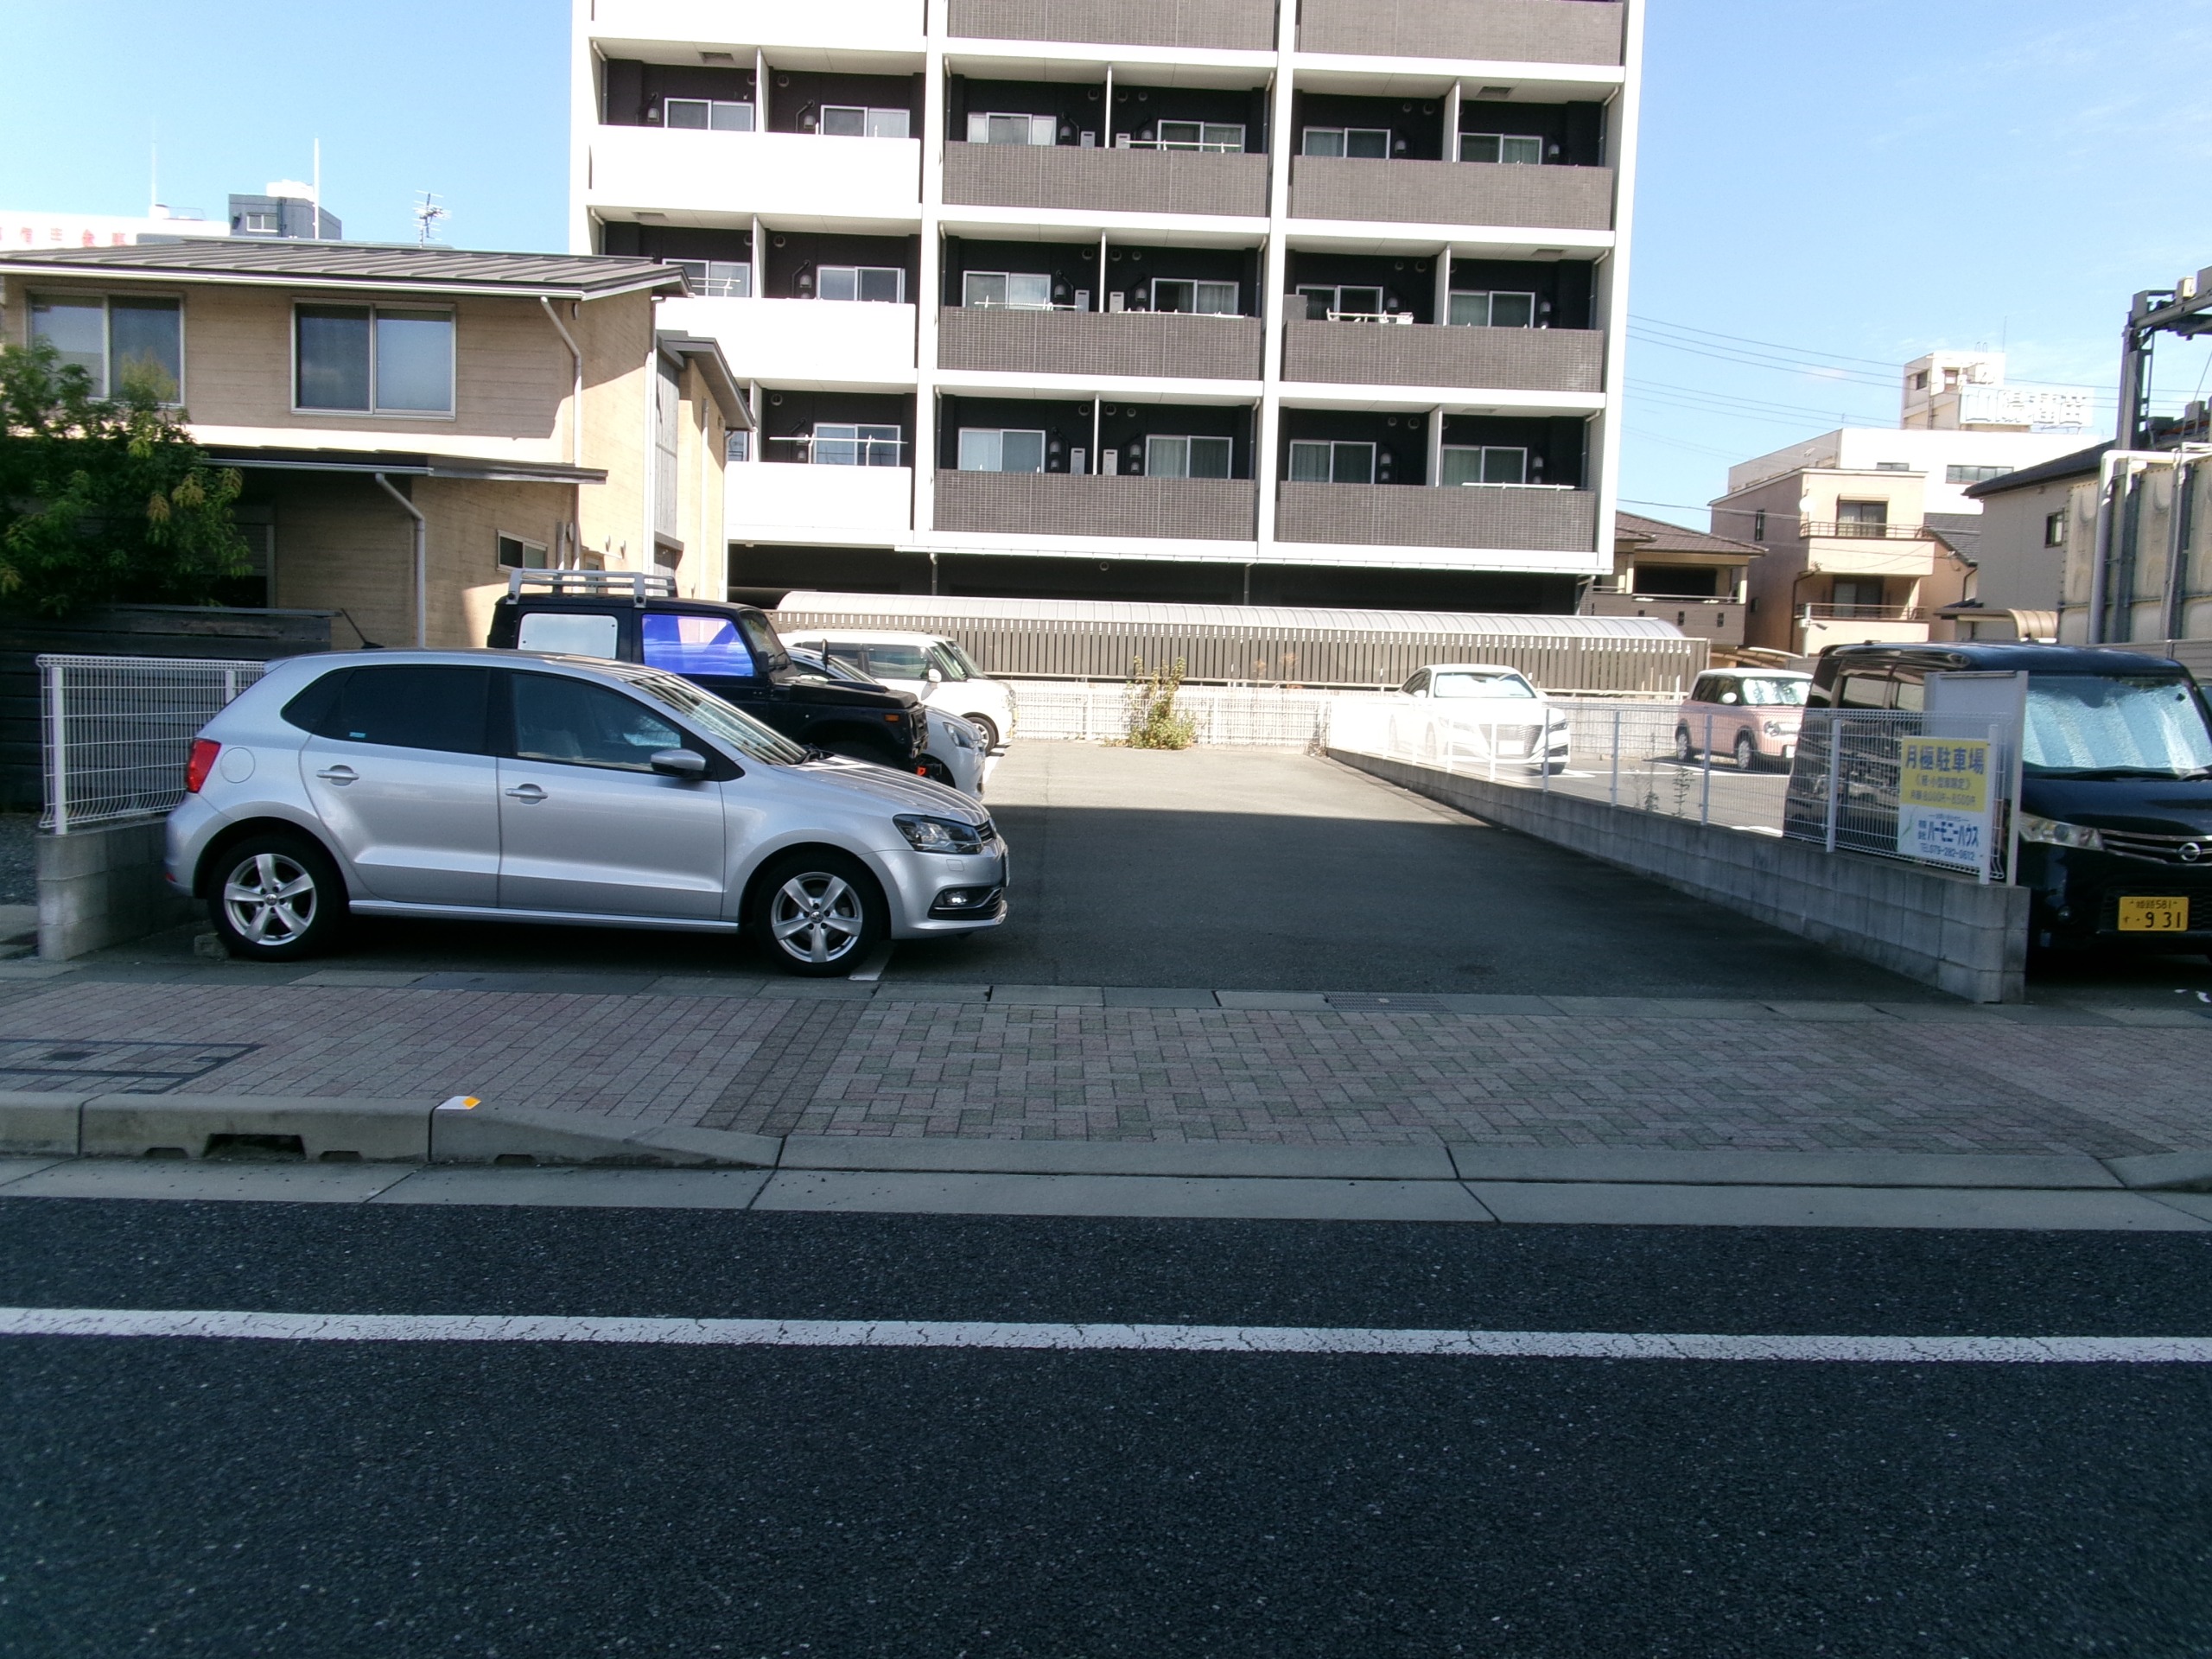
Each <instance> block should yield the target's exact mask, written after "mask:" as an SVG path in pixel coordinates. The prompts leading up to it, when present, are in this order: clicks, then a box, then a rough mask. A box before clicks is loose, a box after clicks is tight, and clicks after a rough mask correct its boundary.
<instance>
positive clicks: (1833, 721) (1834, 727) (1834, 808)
mask: <svg viewBox="0 0 2212 1659" xmlns="http://www.w3.org/2000/svg"><path fill="white" fill-rule="evenodd" d="M1842 728H1843V722H1842V721H1841V720H1840V718H1839V717H1838V716H1837V715H1835V713H1834V711H1833V710H1831V711H1830V712H1829V714H1828V835H1827V843H1828V851H1830V852H1834V851H1835V821H1836V815H1837V813H1838V812H1839V811H1840V810H1841V808H1842V804H1843V803H1842V800H1841V798H1840V797H1839V796H1838V794H1837V792H1836V791H1837V789H1838V787H1839V780H1840V779H1841V777H1842V775H1843V729H1842Z"/></svg>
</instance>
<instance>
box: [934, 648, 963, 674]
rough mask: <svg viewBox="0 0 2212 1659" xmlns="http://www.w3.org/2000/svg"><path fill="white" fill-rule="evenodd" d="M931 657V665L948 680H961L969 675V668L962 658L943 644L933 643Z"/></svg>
mask: <svg viewBox="0 0 2212 1659" xmlns="http://www.w3.org/2000/svg"><path fill="white" fill-rule="evenodd" d="M929 659H930V666H931V667H932V668H934V669H935V670H937V671H938V673H940V674H942V675H944V677H945V678H946V679H948V680H953V681H959V680H964V679H966V678H967V677H968V670H967V668H966V667H965V666H964V665H963V664H962V663H961V660H960V659H959V658H957V657H956V656H954V655H953V654H952V653H951V652H949V651H947V650H946V649H945V648H944V646H943V645H931V647H930V648H929Z"/></svg>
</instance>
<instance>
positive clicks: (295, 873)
mask: <svg viewBox="0 0 2212 1659" xmlns="http://www.w3.org/2000/svg"><path fill="white" fill-rule="evenodd" d="M320 902H321V894H320V893H318V892H317V891H316V890H315V876H314V874H313V873H312V872H310V871H309V870H308V869H307V868H305V867H304V866H302V864H300V863H299V862H298V861H296V860H295V859H291V858H288V857H287V856H285V855H283V853H256V854H255V855H253V856H252V857H251V858H249V859H247V860H245V861H244V862H243V863H241V864H239V865H238V868H236V869H233V870H232V872H231V874H230V875H229V877H228V879H226V880H225V881H224V883H223V910H224V913H225V914H226V915H227V916H228V917H229V918H231V925H232V927H234V928H236V929H237V930H238V937H239V938H242V939H244V940H245V942H246V943H247V944H266V945H286V944H297V943H298V942H299V941H300V940H302V939H304V938H307V936H308V931H310V930H311V929H312V928H313V927H314V926H315V906H317V904H318V903H320Z"/></svg>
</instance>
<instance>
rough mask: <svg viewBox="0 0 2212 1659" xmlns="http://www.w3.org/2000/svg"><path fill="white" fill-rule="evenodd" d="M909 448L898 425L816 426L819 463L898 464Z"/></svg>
mask: <svg viewBox="0 0 2212 1659" xmlns="http://www.w3.org/2000/svg"><path fill="white" fill-rule="evenodd" d="M903 448H906V445H905V444H904V443H903V442H900V440H899V429H898V428H897V427H895V426H859V425H852V426H847V425H840V424H835V423H823V422H817V423H816V424H815V428H814V454H813V461H814V464H815V465H816V466H817V467H896V466H898V465H899V464H900V463H899V452H900V450H902V449H903Z"/></svg>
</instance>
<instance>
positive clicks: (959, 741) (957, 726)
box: [790, 649, 990, 801]
mask: <svg viewBox="0 0 2212 1659" xmlns="http://www.w3.org/2000/svg"><path fill="white" fill-rule="evenodd" d="M790 654H791V666H792V667H793V668H796V669H798V671H799V672H801V673H802V674H819V675H820V676H821V677H823V679H825V680H852V681H857V682H860V683H865V684H870V685H874V684H880V681H875V680H872V679H870V678H869V677H868V676H867V675H865V674H863V673H861V671H859V670H858V669H855V668H852V667H849V666H848V665H847V664H844V663H842V662H839V661H837V660H836V658H824V657H817V656H816V655H815V654H814V653H813V652H807V651H799V650H796V649H793V650H791V653H790ZM922 720H923V723H924V725H925V728H926V731H927V739H926V742H925V747H924V750H923V753H922V765H923V766H925V767H927V768H928V769H929V775H930V776H931V778H934V779H936V780H937V781H938V783H940V784H950V785H952V787H953V788H955V789H957V790H958V791H960V792H961V793H962V794H963V795H965V796H967V797H969V798H970V799H971V800H978V801H980V800H982V798H983V779H984V778H985V776H986V775H987V773H988V762H989V754H990V744H989V741H988V739H987V738H986V737H985V736H984V734H982V733H981V732H979V731H977V730H976V728H975V727H973V726H971V725H969V723H968V722H967V721H964V720H963V719H961V718H960V716H959V715H948V714H947V713H945V712H944V709H939V708H937V707H935V706H934V705H932V704H930V703H924V704H923V705H922Z"/></svg>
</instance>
